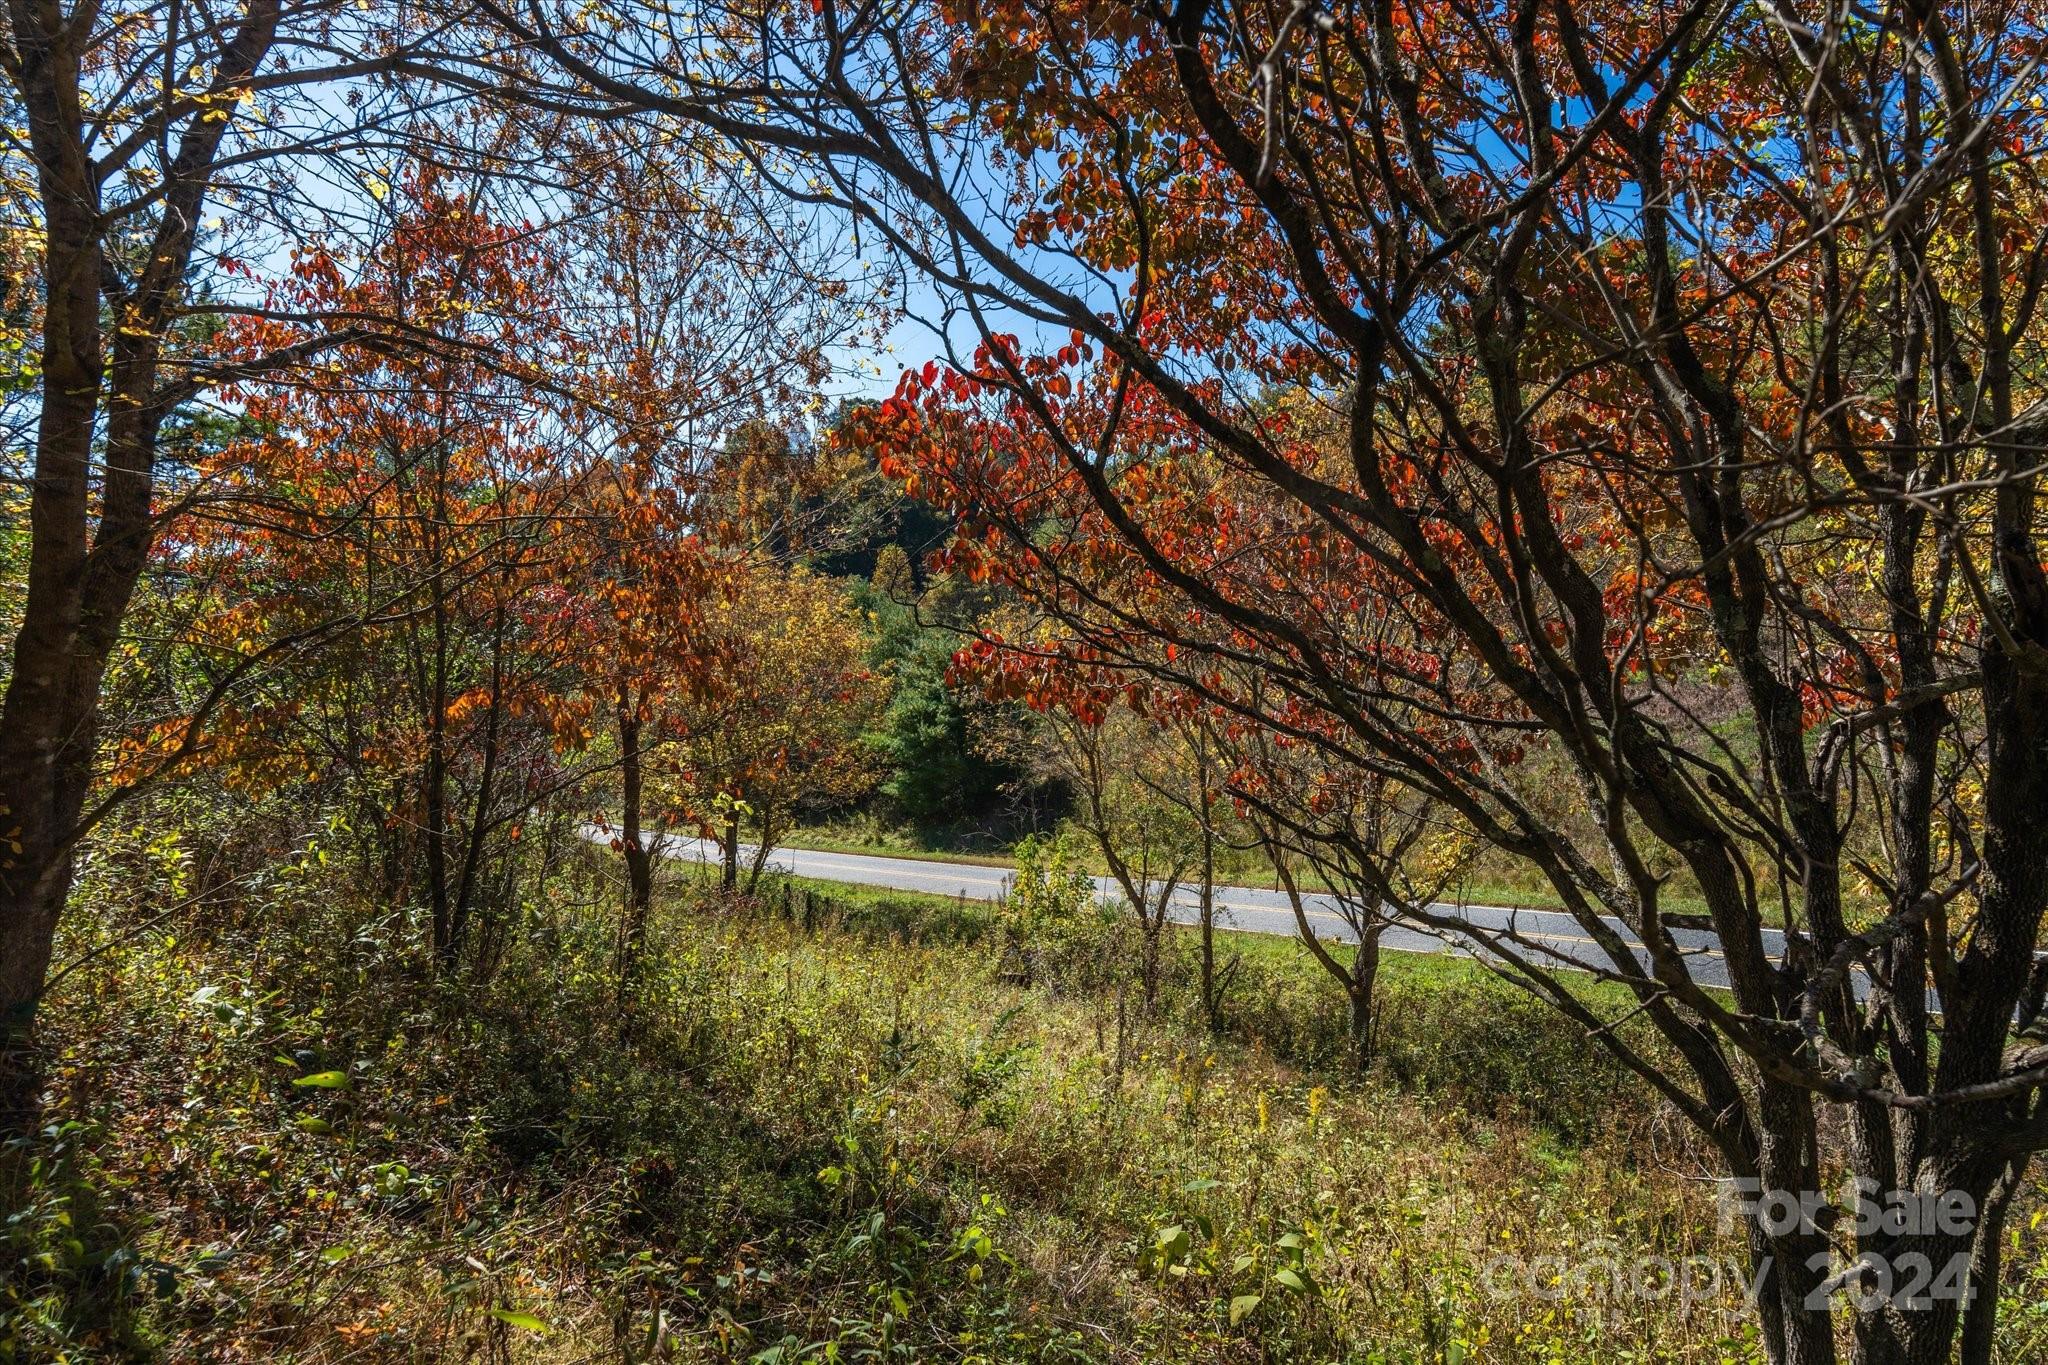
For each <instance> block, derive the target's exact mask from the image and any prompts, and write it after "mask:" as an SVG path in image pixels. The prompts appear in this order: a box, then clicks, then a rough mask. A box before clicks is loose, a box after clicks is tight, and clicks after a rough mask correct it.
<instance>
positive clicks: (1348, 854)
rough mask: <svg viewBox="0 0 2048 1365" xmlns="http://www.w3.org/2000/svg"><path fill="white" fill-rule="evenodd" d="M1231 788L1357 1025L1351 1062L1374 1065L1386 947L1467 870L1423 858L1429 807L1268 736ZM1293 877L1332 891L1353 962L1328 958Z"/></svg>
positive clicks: (1255, 742)
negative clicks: (1409, 912)
mask: <svg viewBox="0 0 2048 1365" xmlns="http://www.w3.org/2000/svg"><path fill="white" fill-rule="evenodd" d="M1247 748H1248V752H1247V754H1246V755H1245V761H1244V762H1243V763H1242V764H1241V765H1240V767H1239V769H1238V771H1237V774H1236V775H1235V780H1234V782H1233V785H1232V790H1233V792H1234V794H1235V795H1236V797H1237V799H1238V800H1239V801H1241V802H1242V803H1243V804H1244V806H1245V807H1246V809H1247V811H1248V812H1250V819H1251V823H1252V825H1253V827H1254V828H1255V829H1256V830H1257V831H1258V837H1259V840H1260V843H1261V844H1262V845H1263V847H1264V848H1265V850H1266V854H1267V857H1268V858H1269V859H1270V860H1271V862H1272V864H1273V871H1274V875H1275V877H1276V878H1277V879H1278V881H1279V883H1280V886H1281V889H1282V890H1283V891H1285V892H1286V894H1287V903H1288V906H1289V908H1291V909H1292V910H1293V912H1294V924H1295V929H1296V932H1297V933H1298V934H1299V936H1300V938H1301V941H1302V944H1303V945H1304V946H1305V947H1306V948H1307V949H1308V952H1309V956H1310V957H1311V958H1312V959H1314V961H1315V963H1316V965H1317V966H1319V967H1321V968H1322V969H1323V972H1324V973H1325V974H1326V975H1327V976H1329V977H1330V979H1331V980H1333V981H1334V982H1336V984H1337V986H1338V988H1339V989H1340V990H1342V991H1343V992H1344V1000H1345V1005H1346V1007H1347V1009H1348V1011H1349V1013H1350V1019H1351V1056H1352V1063H1353V1065H1354V1066H1356V1067H1357V1068H1358V1070H1360V1071H1361V1072H1362V1071H1365V1070H1366V1069H1368V1068H1369V1067H1371V1065H1372V1062H1373V1054H1374V1035H1375V1032H1376V1030H1377V1028H1378V1025H1379V1013H1378V1009H1377V1007H1376V1002H1377V999H1378V985H1379V970H1380V944H1381V940H1382V939H1383V938H1384V937H1385V935H1386V931H1387V930H1388V929H1389V928H1390V927H1392V926H1393V925H1395V924H1396V923H1398V922H1399V919H1400V912H1401V907H1403V906H1410V905H1419V906H1429V905H1433V904H1435V903H1436V901H1437V898H1438V897H1439V896H1440V895H1441V894H1442V893H1443V891H1444V889H1445V887H1446V885H1447V884H1448V883H1449V882H1450V881H1451V880H1453V879H1454V878H1455V877H1456V876H1457V875H1458V873H1459V872H1460V871H1462V865H1461V864H1462V859H1461V858H1460V857H1458V856H1456V842H1457V841H1456V839H1455V835H1454V836H1453V838H1452V839H1451V840H1449V841H1444V840H1437V841H1434V842H1435V843H1437V844H1442V843H1445V842H1449V843H1450V844H1451V845H1452V856H1449V857H1444V856H1437V857H1431V858H1423V857H1418V856H1417V855H1418V854H1420V853H1424V852H1436V851H1437V849H1435V848H1432V847H1431V841H1429V840H1428V836H1429V835H1430V834H1431V832H1432V831H1431V820H1432V815H1433V810H1432V806H1431V803H1430V802H1428V801H1427V800H1419V799H1416V798H1413V797H1410V798H1408V799H1406V800H1404V799H1403V796H1402V793H1401V790H1400V788H1399V787H1398V786H1397V785H1396V784H1395V783H1394V782H1393V781H1392V780H1391V779H1389V778H1388V777H1386V776H1385V775H1384V774H1381V773H1376V772H1360V771H1359V770H1357V769H1355V768H1350V767H1336V768H1332V767H1329V766H1326V765H1325V764H1323V763H1322V762H1320V761H1319V760H1320V758H1321V755H1320V754H1319V753H1318V752H1317V751H1316V750H1315V749H1313V748H1305V747H1304V746H1300V745H1295V744H1288V743H1282V742H1279V741H1277V740H1276V739H1275V737H1274V736H1272V735H1270V734H1261V735H1257V736H1254V737H1253V738H1252V743H1251V744H1250V745H1248V746H1247ZM1297 869H1300V870H1303V871H1306V872H1308V873H1310V874H1312V875H1313V876H1314V878H1315V880H1316V881H1317V882H1320V883H1321V884H1322V885H1323V886H1324V887H1327V888H1328V898H1327V900H1326V901H1325V902H1324V903H1325V904H1328V905H1331V906H1333V907H1334V909H1335V912H1336V914H1337V916H1338V918H1339V919H1341V920H1342V921H1343V924H1344V928H1345V930H1346V931H1348V934H1349V938H1350V945H1351V953H1350V957H1349V959H1348V960H1347V959H1345V958H1343V957H1340V956H1339V955H1338V954H1337V953H1335V952H1332V951H1331V948H1330V946H1329V945H1328V944H1326V943H1325V942H1324V941H1323V939H1322V937H1321V936H1320V935H1319V934H1317V933H1316V931H1315V927H1314V925H1313V924H1311V923H1310V920H1309V911H1308V907H1307V905H1306V903H1305V901H1304V899H1303V895H1302V886H1301V882H1302V878H1301V877H1300V876H1299V875H1297Z"/></svg>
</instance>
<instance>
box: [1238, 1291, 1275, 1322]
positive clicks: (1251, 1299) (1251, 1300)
mask: <svg viewBox="0 0 2048 1365" xmlns="http://www.w3.org/2000/svg"><path fill="white" fill-rule="evenodd" d="M1265 1301H1266V1296H1265V1295H1263V1294H1239V1295H1238V1296H1237V1297H1236V1298H1234V1299H1232V1300H1231V1301H1230V1325H1231V1326H1232V1327H1235V1326H1237V1325H1238V1324H1239V1323H1240V1322H1243V1321H1244V1320H1245V1318H1246V1317H1248V1316H1249V1315H1250V1314H1251V1311H1252V1310H1253V1309H1254V1308H1257V1307H1258V1306H1259V1305H1260V1304H1262V1303H1264V1302H1265Z"/></svg>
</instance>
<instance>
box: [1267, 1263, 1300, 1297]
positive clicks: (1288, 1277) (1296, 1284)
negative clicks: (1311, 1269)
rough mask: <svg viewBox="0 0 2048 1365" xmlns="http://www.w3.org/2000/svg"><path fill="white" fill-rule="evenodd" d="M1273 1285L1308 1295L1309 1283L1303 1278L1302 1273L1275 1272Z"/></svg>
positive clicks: (1285, 1270) (1290, 1271)
mask: <svg viewBox="0 0 2048 1365" xmlns="http://www.w3.org/2000/svg"><path fill="white" fill-rule="evenodd" d="M1273 1283H1275V1284H1277V1285H1280V1286H1281V1287H1283V1288H1286V1289H1292V1290H1293V1291H1294V1292H1295V1293H1297V1294H1306V1293H1308V1281H1307V1280H1305V1279H1303V1278H1302V1277H1301V1272H1300V1271H1298V1270H1293V1269H1284V1270H1276V1271H1274V1272H1273Z"/></svg>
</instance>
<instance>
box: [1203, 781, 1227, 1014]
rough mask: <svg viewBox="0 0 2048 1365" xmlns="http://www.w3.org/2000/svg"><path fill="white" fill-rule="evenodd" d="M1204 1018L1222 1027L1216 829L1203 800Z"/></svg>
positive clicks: (1206, 803)
mask: <svg viewBox="0 0 2048 1365" xmlns="http://www.w3.org/2000/svg"><path fill="white" fill-rule="evenodd" d="M1202 1017H1203V1019H1204V1021H1206V1022H1207V1024H1208V1025H1209V1032H1211V1033H1220V1032H1222V1030H1223V1002H1222V1001H1221V1000H1219V999H1217V998H1216V831H1215V829H1214V827H1213V826H1212V825H1211V824H1210V821H1209V805H1208V801H1207V799H1206V797H1205V799H1204V800H1203V803H1202Z"/></svg>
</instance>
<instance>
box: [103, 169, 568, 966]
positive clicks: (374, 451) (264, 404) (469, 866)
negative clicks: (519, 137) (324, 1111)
mask: <svg viewBox="0 0 2048 1365" xmlns="http://www.w3.org/2000/svg"><path fill="white" fill-rule="evenodd" d="M391 193H392V195H393V196H394V198H395V200H396V202H397V204H398V208H397V211H396V214H395V220H394V223H393V225H392V228H391V230H390V231H389V233H388V234H387V235H386V237H385V238H384V240H383V241H382V242H380V243H379V244H378V245H377V247H376V249H375V250H374V251H372V252H371V253H370V254H369V255H368V256H367V257H366V258H365V259H363V260H360V261H356V262H350V263H349V264H350V266H351V267H352V268H351V269H350V270H349V271H348V272H347V277H345V275H344V271H343V269H342V266H341V264H340V263H338V262H336V261H335V260H334V259H333V258H332V257H331V256H329V255H327V254H325V253H305V254H302V255H301V257H300V259H299V260H298V261H297V262H296V263H295V266H294V273H293V278H292V280H291V281H290V282H289V284H288V285H287V286H286V287H285V288H284V289H282V290H281V291H280V294H279V299H278V305H279V311H280V312H283V313H286V314H288V315H289V316H288V318H287V319H286V320H273V319H255V320H250V321H249V322H247V323H245V324H243V325H241V326H240V327H239V328H238V329H236V333H235V335H234V336H233V337H232V338H231V339H230V341H229V343H228V344H230V345H232V346H234V347H236V348H238V349H240V350H244V351H247V352H249V353H253V354H272V353H276V352H278V351H281V350H285V349H288V348H290V347H292V346H294V345H297V344H299V342H298V340H296V338H297V337H298V335H299V334H300V333H301V331H302V330H303V325H302V324H301V323H299V322H298V321H296V320H292V319H296V318H298V317H304V316H312V317H320V316H329V315H337V314H339V315H359V316H371V317H388V318H393V319H398V320H401V321H403V320H408V319H412V318H423V319H425V318H431V319H439V320H442V321H441V324H440V325H441V327H442V329H443V336H444V339H445V341H446V343H447V344H446V346H445V348H444V349H442V350H439V351H437V352H427V351H423V350H420V349H417V348H412V347H384V346H377V347H374V348H372V347H349V348H344V349H343V350H341V351H340V353H339V354H340V355H341V356H343V357H345V361H346V363H345V364H343V363H335V364H328V365H324V366H322V367H320V368H318V369H316V370H315V371H313V372H312V373H310V374H309V375H307V376H305V377H304V378H303V379H302V380H301V382H300V383H298V384H296V385H294V386H291V387H283V386H270V387H263V388H254V389H250V390H248V391H246V392H244V393H242V394H241V395H240V397H241V401H242V403H243V408H244V422H243V427H244V429H245V435H244V436H243V437H242V438H241V439H238V440H235V441H232V442H229V443H228V444H227V445H226V446H225V447H224V448H223V449H222V450H221V451H220V453H219V454H218V455H217V456H215V457H214V458H213V459H212V460H210V461H209V462H208V464H207V466H206V467H205V468H204V469H203V471H202V472H203V477H204V479H205V483H206V486H207V488H208V490H209V492H208V497H207V501H206V504H205V509H204V513H203V514H202V515H196V516H194V517H193V518H191V519H189V520H188V521H187V522H186V523H185V524H184V525H183V526H181V527H180V528H179V530H178V531H177V533H176V534H175V537H174V538H173V539H172V541H171V543H170V546H169V548H170V551H171V553H172V554H173V556H174V557H176V558H177V559H179V560H180V561H182V562H185V563H187V564H189V565H190V566H192V567H194V568H195V569H198V570H200V571H201V572H202V574H203V576H204V578H205V579H206V580H207V581H208V582H209V591H210V593H211V594H212V595H213V597H212V600H213V602H214V604H215V609H214V610H212V611H210V612H207V613H204V614H202V615H199V616H197V617H195V619H194V620H193V621H192V622H191V624H190V627H189V638H188V642H187V643H188V647H189V648H190V649H192V650H193V651H194V652H195V655H196V656H197V657H198V658H199V659H201V660H202V664H201V666H202V667H207V664H206V663H205V662H204V661H206V660H228V661H231V662H229V663H227V664H226V665H225V666H224V667H223V666H222V665H219V664H213V665H212V671H213V673H214V674H215V675H216V681H215V683H214V686H213V687H212V688H210V689H208V692H207V694H206V696H207V698H208V699H212V698H215V697H218V698H219V701H218V704H217V705H213V706H211V707H207V706H205V705H203V704H202V706H201V707H199V708H195V709H194V710H193V711H192V712H191V713H188V714H185V715H181V716H178V717H176V718H174V719H173V720H172V721H170V722H169V723H167V724H165V725H162V726H159V727H157V729H156V730H155V731H154V733H152V734H149V735H147V736H144V737H143V738H142V739H141V741H140V742H138V743H135V744H131V745H130V746H128V749H127V751H126V753H125V756H124V766H125V767H126V768H130V769H135V768H142V769H144V770H148V769H150V768H151V767H152V766H154V767H155V768H156V769H157V770H162V769H163V768H164V766H166V765H167V764H169V763H172V762H175V761H178V760H179V759H181V758H191V757H200V758H205V759H207V760H208V761H216V762H224V763H232V764H235V765H237V766H239V767H240V768H242V769H243V770H244V771H245V772H250V773H252V774H257V773H261V772H262V771H263V770H265V769H268V770H270V771H271V772H272V773H275V774H282V775H286V776H295V775H297V774H298V773H300V772H302V771H303V772H307V773H313V772H317V771H318V768H319V767H320V766H321V765H322V764H324V763H326V762H329V761H334V762H338V764H339V765H340V767H341V768H342V769H343V770H345V771H349V770H352V771H354V772H356V773H357V774H358V775H366V773H367V772H374V773H376V774H377V775H378V779H379V780H377V781H374V782H358V783H357V784H356V787H355V795H356V797H357V799H358V800H361V801H364V802H366V803H368V804H369V809H368V810H367V811H366V812H365V814H366V815H367V817H368V818H367V820H366V821H365V823H367V824H369V825H370V826H371V827H373V828H380V829H383V830H386V831H389V832H390V833H391V834H392V835H394V836H395V837H396V838H398V840H399V841H400V843H401V845H402V849H401V850H400V851H399V852H398V853H397V855H396V856H395V857H394V858H393V859H392V860H390V863H391V865H394V866H398V867H401V868H404V869H405V871H406V874H407V880H408V881H409V880H410V875H409V874H410V872H411V870H412V869H413V868H415V867H416V868H417V870H418V874H419V877H420V880H421V882H422V883H423V890H424V894H425V898H426V903H427V905H428V907H429V909H430V911H431V925H432V951H433V954H434V958H435V961H436V963H437V965H438V966H439V967H440V968H441V969H442V970H444V971H452V970H454V969H455V968H456V967H458V966H459V965H460V964H461V963H462V962H463V959H464V954H465V950H466V949H467V948H468V946H469V945H470V942H471V938H472V934H471V929H472V924H473V921H474V919H475V917H476V916H477V914H478V913H479V911H480V910H481V911H484V912H485V913H486V915H487V917H488V918H491V919H493V920H495V919H496V918H497V916H498V913H499V912H501V911H502V910H503V908H504V907H503V902H504V901H505V900H506V899H507V895H506V893H505V891H504V889H503V888H504V885H505V882H504V878H503V877H502V876H494V875H493V866H494V859H493V856H492V855H493V854H494V852H498V853H502V852H503V851H504V850H503V844H504V843H505V841H506V840H508V839H509V838H511V837H512V836H513V834H514V832H515V829H516V823H517V821H518V820H519V819H520V817H521V816H522V815H523V813H524V812H526V811H527V810H529V809H530V808H531V807H532V805H533V804H534V803H535V801H536V800H537V799H539V798H540V797H541V796H542V795H544V794H547V793H551V792H553V791H555V790H557V789H559V788H560V787H562V786H563V785H566V784H567V783H568V782H570V781H571V780H572V779H571V778H570V777H569V776H568V775H567V774H566V773H565V772H564V771H562V770H561V769H560V767H559V764H558V762H557V759H558V756H559V755H558V752H557V750H556V747H555V746H554V744H553V736H552V735H551V733H550V731H549V728H548V726H547V725H545V724H544V723H543V722H542V718H543V717H544V716H545V715H546V714H547V713H548V710H549V705H550V702H551V699H552V698H553V697H554V696H555V695H556V693H557V691H558V690H559V689H560V688H561V687H562V686H563V685H564V682H565V675H564V673H563V672H562V670H561V668H560V666H559V662H558V660H559V653H560V652H559V650H556V649H551V648H549V647H548V645H547V643H546V638H547V635H548V633H549V632H550V631H551V630H554V629H557V628H559V627H560V626H561V625H562V624H563V623H564V614H563V613H562V612H560V611H558V610H555V609H554V608H553V606H551V605H550V604H549V603H548V600H547V598H546V597H545V596H542V597H540V598H536V596H535V593H536V590H537V589H540V588H541V586H542V585H543V584H545V583H546V581H547V580H548V579H549V578H550V577H551V576H552V575H553V574H554V573H556V572H559V571H560V570H561V569H562V568H564V567H566V566H567V565H569V564H571V563H573V562H574V561H573V558H572V557H571V556H569V555H568V554H566V553H565V552H564V551H565V546H566V544H567V543H568V542H566V541H565V539H564V538H563V537H562V536H560V535H559V534H556V532H557V530H558V529H559V528H560V527H562V526H564V525H571V524H575V518H574V517H573V516H572V513H574V512H575V511H576V510H577V509H578V508H579V507H580V506H581V505H583V503H584V501H585V499H584V497H583V494H582V493H581V491H580V489H581V487H582V486H583V485H584V483H585V482H586V481H587V478H588V471H587V470H586V469H585V468H582V467H580V466H579V463H578V461H577V459H576V458H575V453H574V452H573V451H572V450H568V449H565V447H564V445H563V444H562V442H561V440H560V437H561V429H560V426H559V424H557V423H555V422H554V421H553V420H552V418H551V414H550V413H549V412H548V411H547V409H546V407H545V405H544V404H538V403H537V402H536V401H535V399H536V395H537V389H538V386H537V384H536V382H535V377H536V376H537V375H538V374H539V373H540V362H543V361H544V360H545V359H546V358H547V357H548V356H549V355H550V353H551V350H552V347H553V346H554V345H555V344H557V343H559V341H560V340H561V336H560V334H559V333H557V332H555V331H554V330H553V328H554V317H555V311H556V309H557V307H558V306H559V299H558V297H557V296H556V295H555V294H554V292H553V290H554V287H555V286H556V284H557V283H558V282H559V272H558V270H557V269H556V268H555V266H554V265H553V264H552V263H551V262H550V261H549V260H548V258H547V257H546V256H545V254H544V253H543V252H542V251H541V250H540V249H539V248H538V247H537V246H536V244H535V241H534V238H533V234H532V233H531V232H530V230H529V228H528V226H527V225H522V224H507V223H502V222H499V221H497V220H495V219H494V218H493V217H492V216H491V215H490V214H489V213H488V211H487V210H485V209H484V208H482V207H481V206H480V205H479V203H478V201H477V199H476V197H475V196H474V195H473V194H468V193H463V192H461V191H460V190H459V189H456V188H454V187H451V186H448V185H446V184H444V183H442V181H441V178H440V176H439V175H438V173H436V172H434V171H432V170H422V171H420V172H418V173H417V174H407V175H403V176H401V177H400V179H399V181H398V183H397V184H395V185H394V186H393V187H392V191H391ZM515 349H516V350H518V351H519V352H521V353H522V354H523V356H524V357H525V358H526V359H525V362H524V364H525V368H523V369H522V370H518V371H514V370H513V369H511V368H510V362H509V361H504V360H499V359H497V357H501V356H506V355H508V354H509V353H510V352H512V351H513V350H515ZM537 606H538V607H541V608H543V609H541V610H536V607H537ZM277 642H287V643H290V642H297V643H299V644H310V643H312V642H320V643H323V644H338V645H339V646H341V647H339V648H334V649H329V650H325V651H313V650H310V649H297V650H294V651H293V658H294V664H295V666H294V667H293V668H292V669H290V670H288V671H284V672H274V673H273V674H271V675H270V676H269V677H268V678H267V679H266V680H265V686H263V687H262V688H254V687H239V688H235V689H233V690H229V691H225V692H223V691H222V690H221V688H222V684H223V683H225V682H228V681H230V680H232V679H234V678H235V677H236V676H237V670H236V663H235V662H233V661H238V660H240V659H242V658H244V657H246V656H248V655H249V654H250V653H252V652H254V651H256V650H258V649H268V648H272V647H273V646H274V645H275V643H277ZM415 854H416V859H415V858H414V856H413V855H415ZM500 861H502V862H503V865H504V866H507V867H509V861H508V860H500ZM392 889H393V890H394V891H396V890H398V889H400V888H399V887H396V886H394V887H393V888H392Z"/></svg>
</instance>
